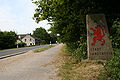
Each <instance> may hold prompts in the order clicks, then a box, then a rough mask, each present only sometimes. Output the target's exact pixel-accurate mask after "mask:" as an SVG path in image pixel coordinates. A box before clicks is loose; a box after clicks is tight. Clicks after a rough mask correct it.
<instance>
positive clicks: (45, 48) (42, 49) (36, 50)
mask: <svg viewBox="0 0 120 80" xmlns="http://www.w3.org/2000/svg"><path fill="white" fill-rule="evenodd" d="M52 47H54V45H49V46H46V47H43V48H38V49H35V50H34V52H35V53H36V52H42V51H44V50H47V49H49V48H52Z"/></svg>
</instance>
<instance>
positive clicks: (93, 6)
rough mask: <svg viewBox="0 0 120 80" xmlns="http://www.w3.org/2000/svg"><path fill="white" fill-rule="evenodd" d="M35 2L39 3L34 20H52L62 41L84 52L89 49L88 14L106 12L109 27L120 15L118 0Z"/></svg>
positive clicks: (55, 30)
mask: <svg viewBox="0 0 120 80" xmlns="http://www.w3.org/2000/svg"><path fill="white" fill-rule="evenodd" d="M34 3H35V4H36V5H37V8H36V10H35V14H34V20H35V21H36V22H37V23H38V22H39V21H41V20H45V19H47V20H48V21H49V22H52V23H50V24H51V26H52V27H51V30H52V31H53V32H55V33H56V34H60V37H59V38H60V40H61V42H63V43H66V44H67V46H68V47H70V50H71V49H72V50H73V51H75V50H76V49H77V48H81V49H80V50H81V52H82V53H85V52H86V51H87V50H86V42H87V41H86V38H87V37H86V35H87V33H86V14H97V13H104V14H105V15H106V18H107V22H108V27H109V29H110V28H111V26H112V24H113V21H114V20H115V19H116V18H119V17H120V14H119V13H120V8H119V3H118V1H117V0H111V1H110V0H39V1H35V2H34ZM110 30H111V31H110V32H111V33H110V34H112V29H110ZM77 50H78V49H77Z"/></svg>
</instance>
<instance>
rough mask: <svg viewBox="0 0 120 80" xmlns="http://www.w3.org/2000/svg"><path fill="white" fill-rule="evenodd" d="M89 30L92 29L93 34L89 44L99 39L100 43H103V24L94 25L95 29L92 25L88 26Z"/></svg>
mask: <svg viewBox="0 0 120 80" xmlns="http://www.w3.org/2000/svg"><path fill="white" fill-rule="evenodd" d="M90 30H92V31H93V33H91V34H92V35H95V37H93V43H92V44H91V45H95V43H96V41H97V40H98V41H101V45H104V44H105V40H104V39H103V37H104V35H105V32H106V30H105V25H102V26H101V25H99V26H96V27H95V29H94V28H93V27H91V28H90Z"/></svg>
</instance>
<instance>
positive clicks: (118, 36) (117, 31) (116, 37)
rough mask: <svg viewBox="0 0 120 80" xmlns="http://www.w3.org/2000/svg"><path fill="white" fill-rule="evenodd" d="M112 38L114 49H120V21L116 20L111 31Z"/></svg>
mask: <svg viewBox="0 0 120 80" xmlns="http://www.w3.org/2000/svg"><path fill="white" fill-rule="evenodd" d="M110 35H111V36H110V38H111V40H112V46H113V48H114V49H116V48H117V49H120V19H116V20H115V21H114V23H113V25H112V27H111V29H110Z"/></svg>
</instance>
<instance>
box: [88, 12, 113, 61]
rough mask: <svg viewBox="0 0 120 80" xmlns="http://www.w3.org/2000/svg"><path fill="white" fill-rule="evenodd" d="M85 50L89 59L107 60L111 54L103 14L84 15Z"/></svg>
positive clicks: (111, 50)
mask: <svg viewBox="0 0 120 80" xmlns="http://www.w3.org/2000/svg"><path fill="white" fill-rule="evenodd" d="M86 23H87V46H88V47H87V51H88V58H89V59H100V60H107V59H110V58H111V57H112V56H113V49H112V45H111V41H110V39H109V32H108V27H107V23H106V19H105V15H104V14H92V15H87V16H86Z"/></svg>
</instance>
